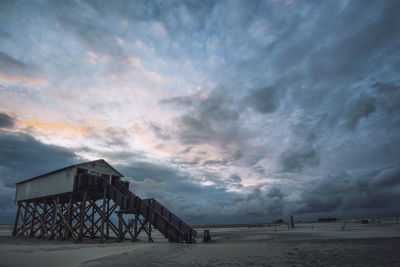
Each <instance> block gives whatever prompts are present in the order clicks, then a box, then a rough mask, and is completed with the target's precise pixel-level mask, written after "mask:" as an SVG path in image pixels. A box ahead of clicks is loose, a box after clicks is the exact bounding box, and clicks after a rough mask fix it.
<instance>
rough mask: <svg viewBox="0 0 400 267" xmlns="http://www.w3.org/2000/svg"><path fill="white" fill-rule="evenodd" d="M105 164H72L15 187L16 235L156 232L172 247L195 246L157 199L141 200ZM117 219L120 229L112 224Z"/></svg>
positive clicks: (190, 235) (188, 230) (65, 236)
mask: <svg viewBox="0 0 400 267" xmlns="http://www.w3.org/2000/svg"><path fill="white" fill-rule="evenodd" d="M122 177H123V175H122V174H121V173H120V172H119V171H117V170H116V169H115V168H114V167H112V166H111V165H110V164H108V163H107V162H106V161H105V160H103V159H99V160H94V161H89V162H83V163H80V164H75V165H71V166H68V167H65V168H62V169H59V170H55V171H52V172H49V173H46V174H43V175H39V176H36V177H33V178H30V179H28V180H24V181H21V182H18V183H17V184H16V187H17V188H16V194H15V202H16V203H17V205H18V210H17V214H16V217H15V222H14V228H13V233H12V234H13V236H25V237H35V236H36V237H39V238H42V239H49V240H51V239H56V238H59V239H62V240H71V239H73V240H75V241H81V240H82V239H83V238H91V239H95V238H99V239H100V242H103V240H104V239H109V238H112V235H110V233H111V234H112V233H114V234H115V235H114V237H116V238H117V239H118V241H122V240H124V239H126V237H127V238H129V237H130V239H131V241H136V240H137V237H138V235H139V234H140V233H141V232H142V233H146V234H147V236H148V240H149V241H150V242H152V241H153V239H152V237H151V231H152V228H154V229H157V230H158V231H160V232H161V234H163V235H164V236H165V237H166V238H168V239H169V240H170V241H171V242H186V243H196V237H197V232H196V231H195V230H193V228H192V227H190V226H188V225H187V224H186V223H184V222H183V221H182V220H180V219H179V218H178V217H176V216H175V215H174V214H173V213H172V212H170V211H169V210H168V209H167V208H166V207H164V206H163V205H161V204H160V203H159V202H158V201H156V200H155V199H153V198H149V199H141V198H140V197H138V196H137V195H135V194H134V193H133V192H132V191H130V190H129V182H126V181H122V180H121V178H122ZM113 214H116V215H117V216H116V217H117V224H115V221H114V220H112V219H111V216H112V215H113Z"/></svg>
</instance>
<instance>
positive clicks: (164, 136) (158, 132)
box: [150, 123, 171, 141]
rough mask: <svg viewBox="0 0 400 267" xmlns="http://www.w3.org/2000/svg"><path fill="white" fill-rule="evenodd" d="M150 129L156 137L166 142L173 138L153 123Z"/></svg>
mask: <svg viewBox="0 0 400 267" xmlns="http://www.w3.org/2000/svg"><path fill="white" fill-rule="evenodd" d="M150 128H151V129H152V130H153V132H154V134H155V135H156V137H158V138H160V139H162V140H164V141H165V140H169V139H171V137H170V136H169V135H168V134H167V133H166V131H165V130H163V129H162V128H161V127H159V126H157V125H155V124H153V123H152V124H150Z"/></svg>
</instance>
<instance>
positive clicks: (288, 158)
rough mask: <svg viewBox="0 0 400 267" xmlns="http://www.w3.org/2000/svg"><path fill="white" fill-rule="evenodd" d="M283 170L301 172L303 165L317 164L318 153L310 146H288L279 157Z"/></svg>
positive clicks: (313, 165) (311, 165) (312, 165)
mask: <svg viewBox="0 0 400 267" xmlns="http://www.w3.org/2000/svg"><path fill="white" fill-rule="evenodd" d="M279 162H280V164H281V166H282V171H283V172H301V171H302V170H303V169H304V168H305V167H315V166H318V164H319V155H318V153H317V151H316V150H315V149H314V148H312V147H307V148H303V149H301V148H289V149H288V150H286V151H284V152H283V153H282V154H281V155H280V158H279Z"/></svg>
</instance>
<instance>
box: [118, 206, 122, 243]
mask: <svg viewBox="0 0 400 267" xmlns="http://www.w3.org/2000/svg"><path fill="white" fill-rule="evenodd" d="M121 216H122V214H121V213H118V241H119V242H121V241H122V238H123V237H122V221H121V220H122V218H121Z"/></svg>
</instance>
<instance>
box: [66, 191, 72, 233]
mask: <svg viewBox="0 0 400 267" xmlns="http://www.w3.org/2000/svg"><path fill="white" fill-rule="evenodd" d="M71 212H72V194H70V195H69V199H68V210H67V223H68V224H69V225H71ZM71 228H72V227H71ZM71 234H72V233H71V231H70V230H69V227H65V239H66V240H69V237H70V235H71Z"/></svg>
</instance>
